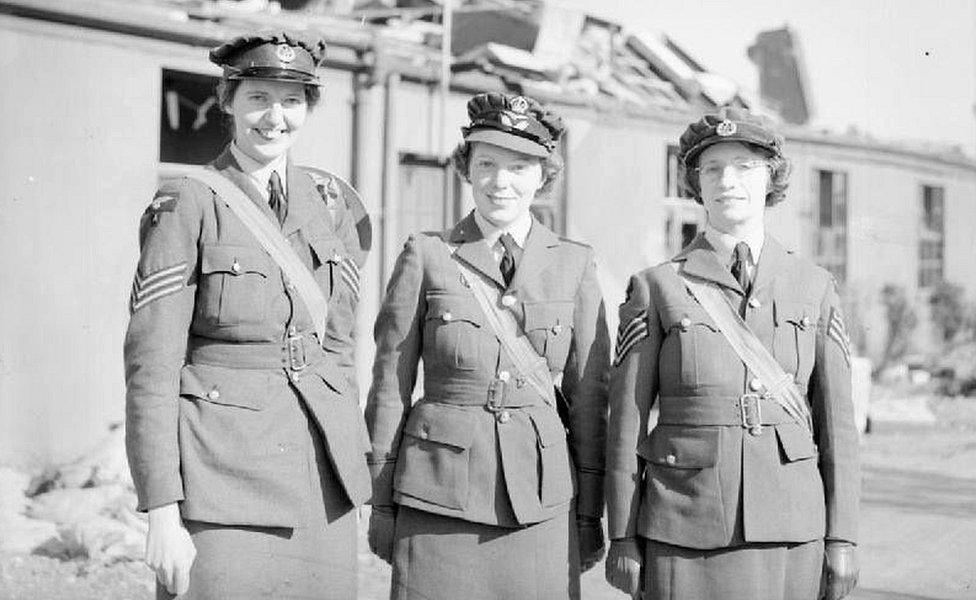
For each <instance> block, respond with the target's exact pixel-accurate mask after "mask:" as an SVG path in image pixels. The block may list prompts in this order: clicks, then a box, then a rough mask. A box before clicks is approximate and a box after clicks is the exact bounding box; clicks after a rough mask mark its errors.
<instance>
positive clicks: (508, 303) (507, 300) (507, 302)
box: [502, 294, 515, 308]
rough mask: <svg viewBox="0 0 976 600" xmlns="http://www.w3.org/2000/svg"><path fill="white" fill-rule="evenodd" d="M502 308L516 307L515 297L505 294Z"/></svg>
mask: <svg viewBox="0 0 976 600" xmlns="http://www.w3.org/2000/svg"><path fill="white" fill-rule="evenodd" d="M502 306H505V307H508V308H511V307H513V306H515V296H513V295H511V294H505V295H504V296H502Z"/></svg>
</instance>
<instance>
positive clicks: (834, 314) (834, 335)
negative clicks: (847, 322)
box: [827, 308, 851, 366]
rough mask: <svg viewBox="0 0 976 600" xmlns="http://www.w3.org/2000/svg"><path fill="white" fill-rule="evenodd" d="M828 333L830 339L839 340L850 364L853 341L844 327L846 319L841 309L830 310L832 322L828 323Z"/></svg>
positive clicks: (838, 342) (845, 358)
mask: <svg viewBox="0 0 976 600" xmlns="http://www.w3.org/2000/svg"><path fill="white" fill-rule="evenodd" d="M827 335H829V336H830V339H832V340H834V341H835V342H837V345H838V346H840V350H841V352H842V353H843V354H844V360H846V361H847V364H848V366H850V364H851V341H850V338H849V337H847V329H846V328H845V327H844V320H843V319H841V316H840V311H839V310H837V309H836V308H832V309H831V310H830V324H829V325H827Z"/></svg>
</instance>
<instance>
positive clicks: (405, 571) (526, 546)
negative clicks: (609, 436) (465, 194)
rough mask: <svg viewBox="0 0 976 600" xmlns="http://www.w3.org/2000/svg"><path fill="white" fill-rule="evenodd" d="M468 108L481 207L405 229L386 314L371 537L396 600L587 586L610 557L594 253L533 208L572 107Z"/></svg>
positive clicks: (531, 593) (555, 163)
mask: <svg viewBox="0 0 976 600" xmlns="http://www.w3.org/2000/svg"><path fill="white" fill-rule="evenodd" d="M468 116H469V117H470V119H471V122H470V124H469V125H468V126H467V127H464V128H463V129H462V131H463V134H464V141H463V142H462V143H461V145H460V146H459V147H458V148H457V150H456V151H455V153H454V163H455V167H456V168H457V170H458V172H459V173H461V174H462V175H463V176H464V177H465V178H466V179H467V180H468V181H470V183H471V187H472V192H473V194H474V202H475V209H474V211H472V212H471V213H470V214H469V215H468V216H466V217H465V218H464V219H462V220H461V221H460V222H459V223H457V225H455V226H454V227H453V228H452V229H449V230H447V231H443V232H436V233H423V234H416V235H414V236H412V237H411V238H410V239H409V240H408V241H407V243H406V246H405V247H404V249H403V252H402V253H401V254H400V257H399V259H398V261H397V264H396V267H395V269H394V272H393V275H392V277H391V278H390V282H389V285H388V287H387V293H386V298H385V300H384V302H383V306H382V309H381V310H380V314H379V316H378V317H377V319H376V329H375V336H376V346H377V348H376V362H375V364H374V367H373V386H372V389H371V390H370V393H369V398H368V402H367V407H366V421H367V425H368V426H369V430H370V435H371V438H372V444H373V446H372V453H371V455H370V466H371V469H372V471H373V494H374V495H373V515H372V518H371V520H370V527H369V534H370V536H369V537H370V547H371V548H372V550H373V551H374V552H375V553H376V554H378V555H379V556H380V557H381V558H383V559H384V560H386V561H388V562H391V563H392V566H393V585H392V595H391V597H392V598H394V599H397V600H408V599H417V600H419V599H424V600H430V599H444V600H453V599H456V598H469V599H486V600H487V599H497V600H509V599H514V598H536V599H540V600H557V599H559V600H564V599H566V598H578V597H579V574H580V570H581V569H583V570H585V569H587V568H589V567H591V566H592V565H593V564H594V563H595V562H596V561H597V560H599V558H600V556H602V552H603V532H602V529H601V525H600V518H601V515H602V513H603V442H604V428H605V425H606V372H607V368H608V363H609V339H608V338H609V336H608V334H607V331H606V323H605V321H604V309H603V300H602V297H601V294H600V288H599V286H598V284H597V278H596V269H595V265H594V255H593V251H592V249H590V248H589V247H588V246H585V245H583V244H580V243H578V242H574V241H570V240H567V239H565V238H560V237H559V236H557V235H556V234H555V233H553V232H552V231H550V230H549V229H547V228H546V227H545V226H543V225H542V224H541V223H540V222H539V221H537V220H535V219H534V218H533V217H532V214H531V212H530V211H529V207H530V205H531V204H532V202H533V200H534V199H535V198H536V196H537V194H540V193H544V192H545V190H546V188H547V187H548V186H550V185H551V184H552V182H553V181H554V178H555V177H556V176H557V174H558V172H559V167H560V163H559V158H558V155H557V154H556V144H557V141H558V138H559V136H560V135H561V134H562V132H563V128H562V124H561V122H560V121H559V119H558V118H557V117H555V116H554V115H552V114H551V113H549V112H547V111H546V110H544V109H543V108H542V107H541V106H540V105H539V104H538V103H536V102H535V101H534V100H531V99H528V98H524V97H521V96H509V95H503V94H497V93H492V94H479V95H477V96H475V97H474V98H472V99H471V100H470V101H469V102H468ZM421 360H422V361H423V365H424V376H423V386H424V397H423V398H422V399H421V400H419V401H418V402H417V403H416V404H412V403H411V398H412V394H413V390H414V384H415V383H416V380H417V369H418V364H419V363H420V362H421ZM554 386H556V388H558V392H559V394H560V395H561V396H562V398H560V399H559V400H557V398H556V394H555V390H554ZM560 402H562V403H563V407H564V409H565V410H564V411H563V415H562V419H561V417H560V414H559V409H558V408H557V406H558V404H559V403H560ZM567 430H568V432H567ZM577 482H578V486H574V483H577Z"/></svg>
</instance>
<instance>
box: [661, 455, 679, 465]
mask: <svg viewBox="0 0 976 600" xmlns="http://www.w3.org/2000/svg"><path fill="white" fill-rule="evenodd" d="M664 460H665V461H666V462H667V463H668V464H669V465H673V464H674V463H676V462H678V458H677V457H676V456H675V455H674V454H668V455H667V457H666V458H665V459H664Z"/></svg>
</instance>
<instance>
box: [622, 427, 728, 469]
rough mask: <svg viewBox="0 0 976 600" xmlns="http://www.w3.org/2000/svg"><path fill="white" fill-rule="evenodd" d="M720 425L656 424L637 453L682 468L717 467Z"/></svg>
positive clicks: (654, 460) (655, 461) (663, 463)
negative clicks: (675, 425) (685, 425)
mask: <svg viewBox="0 0 976 600" xmlns="http://www.w3.org/2000/svg"><path fill="white" fill-rule="evenodd" d="M718 436H719V429H718V428H717V427H680V428H678V427H669V426H660V427H656V428H655V429H654V431H652V432H651V435H650V436H649V437H648V438H647V440H646V441H645V443H643V444H640V445H639V446H638V448H637V453H638V454H640V455H641V456H642V457H643V458H645V459H647V460H648V461H650V462H652V463H655V464H659V465H664V466H668V467H676V468H681V469H701V468H704V467H714V466H715V464H716V463H717V462H718Z"/></svg>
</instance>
